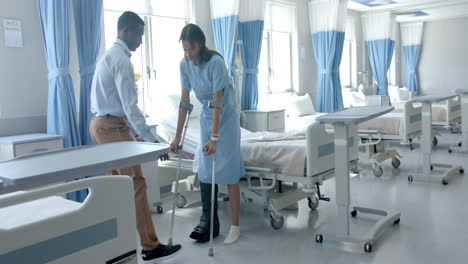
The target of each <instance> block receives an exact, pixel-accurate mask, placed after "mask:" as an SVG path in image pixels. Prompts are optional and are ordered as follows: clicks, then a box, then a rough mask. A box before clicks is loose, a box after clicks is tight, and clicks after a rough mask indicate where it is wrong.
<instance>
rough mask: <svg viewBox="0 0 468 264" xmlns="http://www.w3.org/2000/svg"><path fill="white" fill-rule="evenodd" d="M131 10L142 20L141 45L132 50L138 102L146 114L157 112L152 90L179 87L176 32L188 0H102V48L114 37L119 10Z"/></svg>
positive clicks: (188, 11)
mask: <svg viewBox="0 0 468 264" xmlns="http://www.w3.org/2000/svg"><path fill="white" fill-rule="evenodd" d="M126 10H131V11H133V12H135V13H138V14H139V15H140V17H142V18H143V19H144V21H145V25H146V26H145V35H144V36H143V43H142V45H141V46H140V47H139V48H138V49H137V50H136V51H135V52H133V53H132V57H131V59H130V60H131V62H132V64H133V67H134V70H135V74H140V75H141V76H142V78H141V79H140V80H139V81H138V82H137V91H138V106H139V107H140V109H141V110H142V111H143V112H144V113H145V114H147V115H149V116H152V115H153V114H155V113H157V112H156V111H157V105H156V104H155V103H153V99H154V98H155V96H154V95H155V94H156V93H161V92H170V91H177V92H179V89H180V81H179V80H180V78H179V75H180V73H179V63H180V60H181V59H182V57H183V50H182V48H181V46H180V44H179V42H178V41H179V34H180V31H181V30H182V28H183V27H184V26H185V25H186V24H187V23H189V22H190V19H191V1H190V0H171V1H165V0H143V1H136V2H135V1H134V2H128V1H126V0H104V37H105V43H106V50H107V49H109V48H110V47H111V46H112V45H113V43H114V41H115V39H116V38H117V20H118V18H119V16H120V15H121V14H122V12H124V11H126Z"/></svg>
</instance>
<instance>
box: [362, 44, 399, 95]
mask: <svg viewBox="0 0 468 264" xmlns="http://www.w3.org/2000/svg"><path fill="white" fill-rule="evenodd" d="M366 44H367V50H368V53H369V60H370V64H371V68H372V73H373V76H374V79H375V80H376V81H377V84H378V86H379V87H378V92H377V93H378V95H388V78H387V72H388V69H389V68H390V64H391V63H392V57H393V49H394V48H395V41H394V40H391V39H382V40H368V41H366Z"/></svg>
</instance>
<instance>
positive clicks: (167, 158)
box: [135, 136, 169, 161]
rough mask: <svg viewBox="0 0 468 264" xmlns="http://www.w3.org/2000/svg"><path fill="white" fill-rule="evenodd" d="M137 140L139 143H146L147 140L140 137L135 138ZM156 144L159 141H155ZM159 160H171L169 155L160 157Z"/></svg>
mask: <svg viewBox="0 0 468 264" xmlns="http://www.w3.org/2000/svg"><path fill="white" fill-rule="evenodd" d="M135 140H136V141H138V142H145V140H143V139H142V138H141V137H139V136H135ZM154 143H159V141H157V140H156V141H154ZM159 160H160V161H166V160H169V154H164V155H161V156H159Z"/></svg>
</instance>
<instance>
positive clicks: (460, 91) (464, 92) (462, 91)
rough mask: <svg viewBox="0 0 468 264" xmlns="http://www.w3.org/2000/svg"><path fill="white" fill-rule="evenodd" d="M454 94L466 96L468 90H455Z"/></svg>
mask: <svg viewBox="0 0 468 264" xmlns="http://www.w3.org/2000/svg"><path fill="white" fill-rule="evenodd" d="M455 92H456V93H459V94H468V89H457V90H455Z"/></svg>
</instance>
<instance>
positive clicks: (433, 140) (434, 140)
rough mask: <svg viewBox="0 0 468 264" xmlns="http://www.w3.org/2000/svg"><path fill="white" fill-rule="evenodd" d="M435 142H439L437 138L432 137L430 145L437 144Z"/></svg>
mask: <svg viewBox="0 0 468 264" xmlns="http://www.w3.org/2000/svg"><path fill="white" fill-rule="evenodd" d="M437 144H439V140H437V138H436V137H434V138H433V139H432V145H434V146H437Z"/></svg>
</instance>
